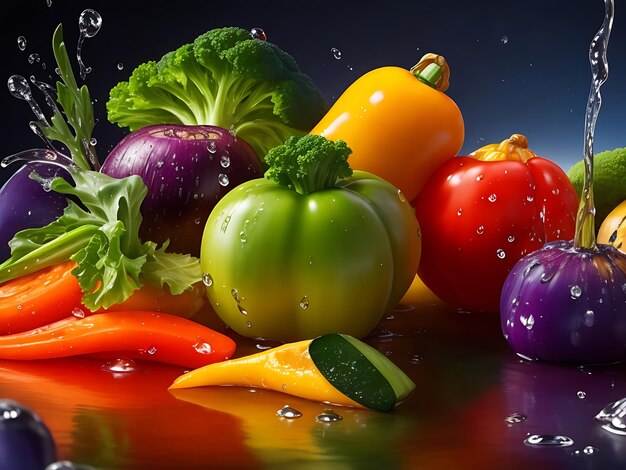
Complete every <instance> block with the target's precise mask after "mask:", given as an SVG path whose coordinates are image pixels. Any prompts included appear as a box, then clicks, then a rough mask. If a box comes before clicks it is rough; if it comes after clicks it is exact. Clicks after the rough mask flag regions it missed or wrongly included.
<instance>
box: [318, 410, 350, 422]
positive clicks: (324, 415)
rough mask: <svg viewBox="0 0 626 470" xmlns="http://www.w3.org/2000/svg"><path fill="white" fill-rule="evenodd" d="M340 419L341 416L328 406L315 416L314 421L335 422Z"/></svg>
mask: <svg viewBox="0 0 626 470" xmlns="http://www.w3.org/2000/svg"><path fill="white" fill-rule="evenodd" d="M342 419H343V416H341V415H338V414H337V413H335V412H334V411H333V410H331V409H328V408H327V409H325V410H324V411H323V412H321V413H320V414H318V415H317V416H316V417H315V421H317V422H318V423H335V422H337V421H341V420H342Z"/></svg>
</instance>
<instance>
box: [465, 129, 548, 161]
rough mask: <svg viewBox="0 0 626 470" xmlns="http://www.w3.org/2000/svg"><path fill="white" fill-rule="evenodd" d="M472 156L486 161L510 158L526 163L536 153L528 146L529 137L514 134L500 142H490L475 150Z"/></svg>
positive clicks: (510, 159)
mask: <svg viewBox="0 0 626 470" xmlns="http://www.w3.org/2000/svg"><path fill="white" fill-rule="evenodd" d="M470 157H473V158H475V159H476V160H482V161H485V162H493V161H501V160H509V161H518V162H522V163H526V162H527V161H528V160H530V159H531V158H534V157H536V155H535V154H534V153H533V152H532V151H531V150H530V149H529V148H528V139H527V138H526V137H525V136H523V135H522V134H513V135H512V136H511V137H509V138H508V139H504V140H503V141H502V142H500V143H499V144H489V145H485V146H484V147H481V148H479V149H478V150H475V151H474V152H472V153H471V154H470Z"/></svg>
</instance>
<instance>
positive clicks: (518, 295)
mask: <svg viewBox="0 0 626 470" xmlns="http://www.w3.org/2000/svg"><path fill="white" fill-rule="evenodd" d="M625 273H626V255H625V254H623V253H621V252H620V251H618V250H617V249H616V248H614V247H613V246H610V245H597V246H596V248H595V249H585V248H574V244H573V242H572V241H570V242H565V241H557V242H552V243H548V244H546V245H544V247H543V248H541V249H540V250H538V251H536V252H534V253H531V254H529V255H527V256H525V257H524V258H522V259H521V260H520V261H518V262H517V264H515V266H514V267H513V269H512V270H511V272H510V273H509V275H508V276H507V278H506V281H505V283H504V287H503V289H502V296H501V300H500V314H501V323H502V330H503V332H504V336H505V338H506V339H507V341H508V342H509V344H510V345H511V347H512V348H513V350H514V351H515V352H516V353H517V354H518V355H520V356H522V357H525V358H527V359H531V360H543V361H549V362H560V363H571V364H605V363H612V362H617V361H622V360H624V359H626V274H625Z"/></svg>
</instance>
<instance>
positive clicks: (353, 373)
mask: <svg viewBox="0 0 626 470" xmlns="http://www.w3.org/2000/svg"><path fill="white" fill-rule="evenodd" d="M206 385H234V386H243V387H259V388H265V389H269V390H275V391H279V392H284V393H288V394H290V395H294V396H297V397H301V398H306V399H309V400H315V401H318V402H328V403H333V404H336V405H343V406H352V407H359V408H370V409H375V410H378V411H389V410H391V409H392V408H393V407H394V406H395V405H396V404H397V403H398V402H399V401H400V400H402V399H404V398H405V397H406V396H407V395H408V394H409V393H410V392H411V391H412V390H413V389H414V388H415V384H414V383H413V382H412V381H411V379H409V378H408V377H407V376H406V375H405V374H404V372H402V371H401V370H400V369H399V368H398V367H397V366H395V365H394V364H393V363H392V362H391V361H390V360H389V359H388V358H387V357H385V356H384V355H383V354H381V353H380V352H379V351H377V350H375V349H374V348H372V347H371V346H368V345H367V344H365V343H363V342H361V341H359V340H357V339H355V338H353V337H352V336H348V335H341V334H336V333H331V334H327V335H323V336H319V337H317V338H315V339H313V340H304V341H299V342H295V343H288V344H284V345H282V346H278V347H276V348H274V349H270V350H267V351H262V352H259V353H257V354H253V355H251V356H246V357H242V358H238V359H233V360H230V361H225V362H222V363H221V364H215V366H211V367H201V368H199V369H196V370H193V371H191V372H188V373H187V374H184V375H182V376H180V377H178V378H177V379H176V380H175V381H174V383H173V384H172V385H171V386H170V389H177V388H189V387H200V386H206Z"/></svg>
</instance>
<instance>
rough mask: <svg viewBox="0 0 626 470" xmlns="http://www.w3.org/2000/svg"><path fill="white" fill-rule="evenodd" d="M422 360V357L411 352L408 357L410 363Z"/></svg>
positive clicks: (417, 362)
mask: <svg viewBox="0 0 626 470" xmlns="http://www.w3.org/2000/svg"><path fill="white" fill-rule="evenodd" d="M423 360H424V358H423V357H422V356H420V355H419V354H411V356H410V357H409V362H410V363H411V364H419V363H420V362H422V361H423Z"/></svg>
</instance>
